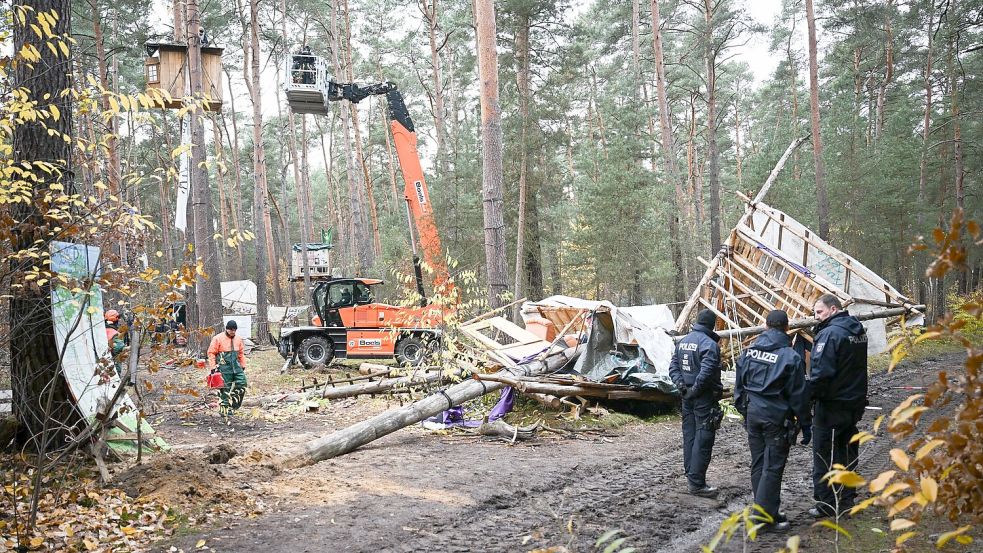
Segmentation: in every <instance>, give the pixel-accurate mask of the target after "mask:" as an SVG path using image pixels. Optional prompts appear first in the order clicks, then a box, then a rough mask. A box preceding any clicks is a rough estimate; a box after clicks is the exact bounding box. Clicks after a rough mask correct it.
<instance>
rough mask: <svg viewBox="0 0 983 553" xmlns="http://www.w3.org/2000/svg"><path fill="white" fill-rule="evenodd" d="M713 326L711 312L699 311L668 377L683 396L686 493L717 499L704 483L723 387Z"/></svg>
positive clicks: (677, 351) (678, 346)
mask: <svg viewBox="0 0 983 553" xmlns="http://www.w3.org/2000/svg"><path fill="white" fill-rule="evenodd" d="M716 324H717V316H716V315H714V313H713V311H710V310H709V309H705V310H703V311H700V313H699V314H698V315H697V316H696V323H695V324H694V325H693V327H692V331H691V332H690V333H689V334H687V335H686V336H685V337H683V339H682V340H680V341H679V343H678V344H677V345H676V351H675V352H674V353H673V355H672V364H671V365H669V377H670V378H672V381H673V383H674V384H675V385H676V388H677V389H678V390H679V392H680V394H681V395H682V396H683V408H682V414H683V468H684V470H685V471H686V479H687V481H688V484H689V493H691V494H693V495H698V496H700V497H716V496H717V488H713V487H709V486H707V482H706V475H707V467H708V466H709V465H710V455H711V454H712V452H713V441H714V438H715V437H716V433H717V428H719V427H720V421H721V420H722V419H723V411H722V410H721V409H720V405H719V404H718V402H719V401H720V397H721V395H722V393H723V386H722V385H721V383H720V346H719V345H718V344H717V342H719V341H720V337H719V336H717V334H716V333H715V332H714V331H713V327H714V326H716Z"/></svg>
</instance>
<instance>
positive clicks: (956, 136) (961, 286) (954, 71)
mask: <svg viewBox="0 0 983 553" xmlns="http://www.w3.org/2000/svg"><path fill="white" fill-rule="evenodd" d="M949 10H951V12H950V14H949V16H948V17H950V18H952V19H954V18H956V15H957V14H958V13H959V9H958V3H957V0H952V2H951V3H950V4H949ZM958 57H959V33H958V32H957V31H956V30H955V29H952V31H951V32H950V38H949V64H948V65H949V67H948V73H949V108H950V110H951V114H952V154H953V165H954V167H953V168H954V170H955V175H954V176H953V182H954V184H955V187H954V189H953V192H954V193H955V198H954V199H955V202H956V209H958V210H961V211H963V213H965V210H966V185H965V182H966V169H965V165H964V162H963V140H962V124H961V119H962V116H961V115H960V113H959V68H958V65H959V64H958V63H956V62H957V60H958ZM955 272H956V282H957V283H958V291H959V293H960V294H965V293H967V291H968V290H967V283H968V278H967V276H968V275H967V272H966V269H965V267H962V268H959V269H957V270H956V271H955Z"/></svg>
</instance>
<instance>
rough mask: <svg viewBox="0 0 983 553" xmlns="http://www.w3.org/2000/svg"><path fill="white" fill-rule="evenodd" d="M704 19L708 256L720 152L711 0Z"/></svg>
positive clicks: (715, 239)
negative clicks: (708, 205)
mask: <svg viewBox="0 0 983 553" xmlns="http://www.w3.org/2000/svg"><path fill="white" fill-rule="evenodd" d="M703 7H704V13H703V14H704V19H705V21H706V25H707V28H706V38H705V40H706V42H705V44H704V51H703V53H704V62H705V63H706V71H707V75H706V77H707V157H708V158H709V163H710V167H709V173H710V174H709V178H710V255H716V253H717V251H718V250H720V244H721V241H720V217H721V214H722V213H721V209H720V153H719V151H718V150H717V59H716V54H715V50H714V48H713V24H714V21H713V11H714V5H713V1H712V0H704V2H703Z"/></svg>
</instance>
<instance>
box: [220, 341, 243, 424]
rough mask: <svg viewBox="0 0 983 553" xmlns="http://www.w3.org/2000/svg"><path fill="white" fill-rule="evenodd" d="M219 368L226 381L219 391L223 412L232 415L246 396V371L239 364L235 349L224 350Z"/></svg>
mask: <svg viewBox="0 0 983 553" xmlns="http://www.w3.org/2000/svg"><path fill="white" fill-rule="evenodd" d="M219 355H220V357H219V362H218V370H219V371H220V372H221V373H222V380H224V381H225V386H223V387H222V388H221V389H220V390H219V392H218V397H219V399H220V400H221V408H222V413H223V414H229V415H231V414H232V412H234V411H235V410H236V409H238V408H239V407H240V406H241V405H242V398H244V397H245V396H246V371H244V370H242V367H241V366H240V365H239V358H238V357H237V356H236V352H234V351H223V352H222V353H220V354H219Z"/></svg>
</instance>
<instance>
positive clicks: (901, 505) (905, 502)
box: [887, 493, 923, 517]
mask: <svg viewBox="0 0 983 553" xmlns="http://www.w3.org/2000/svg"><path fill="white" fill-rule="evenodd" d="M920 501H923V498H922V497H921V494H917V493H916V494H914V495H909V496H908V497H905V498H902V499H901V500H899V501H898V502H897V503H895V504H894V505H891V509H890V510H888V512H887V516H890V517H893V516H894V515H896V514H898V513H900V512H901V511H904V510H905V509H907V508H908V507H911V506H912V504H914V503H916V502H920Z"/></svg>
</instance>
